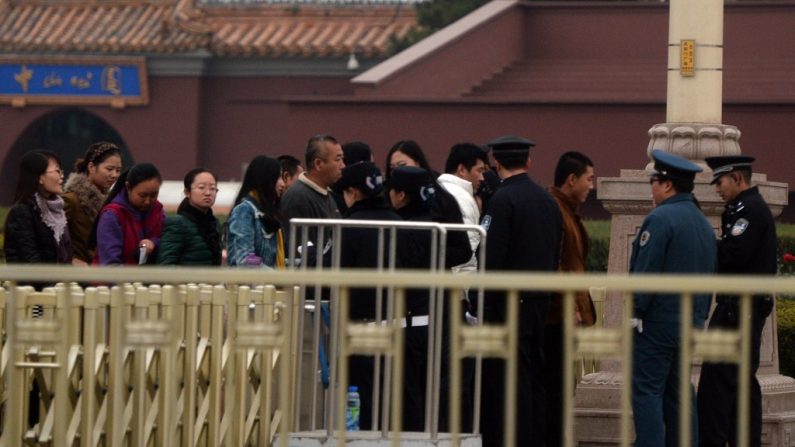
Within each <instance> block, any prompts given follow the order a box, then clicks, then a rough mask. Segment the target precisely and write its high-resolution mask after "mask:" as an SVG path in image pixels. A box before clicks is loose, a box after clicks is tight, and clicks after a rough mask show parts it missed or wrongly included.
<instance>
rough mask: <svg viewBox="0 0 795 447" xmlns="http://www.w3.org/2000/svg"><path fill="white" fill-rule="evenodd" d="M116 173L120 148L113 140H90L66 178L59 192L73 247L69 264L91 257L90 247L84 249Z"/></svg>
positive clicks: (87, 260)
mask: <svg viewBox="0 0 795 447" xmlns="http://www.w3.org/2000/svg"><path fill="white" fill-rule="evenodd" d="M120 174H121V151H120V150H119V147H118V146H116V145H115V144H113V143H108V142H99V143H94V144H92V145H91V146H89V147H88V150H87V151H86V153H85V155H84V156H83V158H80V159H78V160H77V161H76V162H75V170H74V172H72V173H71V174H69V178H67V179H66V186H65V187H64V190H65V191H66V194H64V195H63V200H64V202H65V204H66V206H65V209H66V220H67V221H68V222H69V235H70V236H71V237H72V248H73V249H74V256H73V258H72V264H74V265H87V264H90V263H91V261H92V260H93V259H94V252H93V250H89V248H88V240H89V239H90V238H91V229H92V228H93V227H94V220H95V219H96V218H97V215H99V210H100V209H102V205H103V204H104V203H105V198H106V197H107V195H108V190H110V188H111V187H112V186H113V184H114V183H116V179H118V178H119V175H120Z"/></svg>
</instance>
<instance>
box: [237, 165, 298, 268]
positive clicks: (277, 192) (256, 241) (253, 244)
mask: <svg viewBox="0 0 795 447" xmlns="http://www.w3.org/2000/svg"><path fill="white" fill-rule="evenodd" d="M283 190H284V181H283V180H282V177H281V165H280V164H279V162H278V161H277V160H276V159H273V158H270V157H266V156H265V155H259V156H257V157H255V158H254V159H253V160H251V163H249V165H248V168H247V169H246V175H245V176H244V178H243V184H242V185H241V186H240V192H239V193H238V194H237V198H236V199H235V207H234V208H233V209H232V213H231V214H230V215H229V220H228V222H227V238H226V240H227V252H228V259H227V260H228V263H229V265H230V266H253V267H266V268H271V269H273V268H284V239H283V236H282V228H281V224H280V223H279V215H278V212H277V210H278V207H279V197H281V194H282V192H283Z"/></svg>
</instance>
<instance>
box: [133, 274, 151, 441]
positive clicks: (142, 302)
mask: <svg viewBox="0 0 795 447" xmlns="http://www.w3.org/2000/svg"><path fill="white" fill-rule="evenodd" d="M135 292H136V293H135V305H134V308H135V310H134V313H133V318H134V320H135V321H136V322H138V321H144V320H146V316H147V315H146V312H147V310H148V308H149V291H148V290H147V289H145V288H143V287H138V288H136V290H135ZM147 349H148V348H145V347H143V346H140V345H139V346H138V347H137V348H136V349H135V353H134V354H133V379H132V383H133V387H132V399H133V420H132V445H133V447H145V445H146V443H147V439H146V410H147V402H146V374H147V373H146V350H147Z"/></svg>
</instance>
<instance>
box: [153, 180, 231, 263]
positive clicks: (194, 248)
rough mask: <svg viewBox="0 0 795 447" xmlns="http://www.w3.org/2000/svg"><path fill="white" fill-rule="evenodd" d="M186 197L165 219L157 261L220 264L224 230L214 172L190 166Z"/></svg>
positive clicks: (185, 182) (185, 181)
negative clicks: (216, 206) (215, 211)
mask: <svg viewBox="0 0 795 447" xmlns="http://www.w3.org/2000/svg"><path fill="white" fill-rule="evenodd" d="M183 183H184V185H185V198H184V199H183V200H182V203H180V204H179V208H177V215H176V216H172V217H169V218H167V219H166V225H165V228H164V229H163V237H161V238H160V249H159V250H158V253H157V263H158V264H162V265H221V233H220V232H219V229H218V219H216V218H215V216H214V215H213V209H212V207H213V205H214V204H215V198H216V195H217V194H218V181H217V180H216V177H215V174H213V173H212V172H210V171H209V170H207V169H204V168H195V169H191V170H190V171H189V172H188V173H187V174H186V175H185V179H184V181H183Z"/></svg>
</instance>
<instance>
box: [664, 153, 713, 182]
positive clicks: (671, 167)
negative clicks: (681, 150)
mask: <svg viewBox="0 0 795 447" xmlns="http://www.w3.org/2000/svg"><path fill="white" fill-rule="evenodd" d="M651 158H652V159H653V160H654V172H653V173H652V175H656V176H660V177H665V178H669V179H679V180H688V181H691V182H692V181H693V179H694V178H695V177H696V174H697V173H699V172H701V171H703V169H701V167H699V166H698V165H697V164H695V163H693V162H692V161H690V160H687V159H685V158H682V157H680V156H678V155H674V154H671V153H669V152H665V151H661V150H659V149H654V150H652V151H651Z"/></svg>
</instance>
